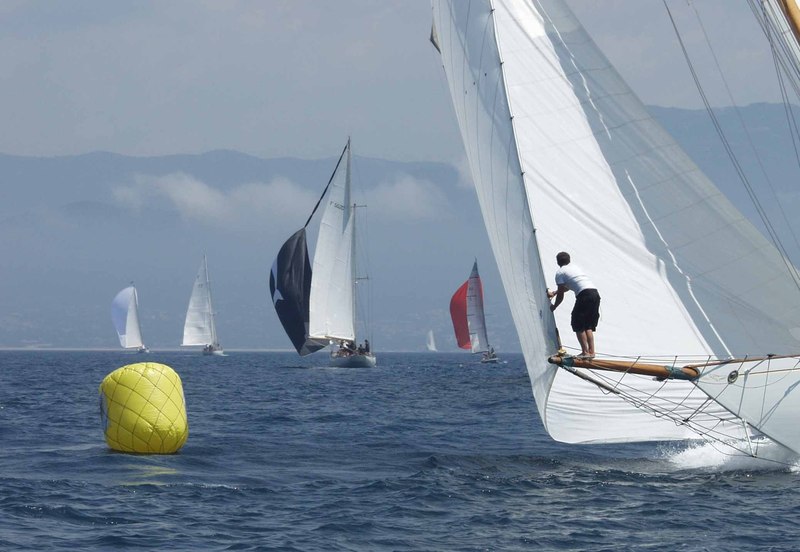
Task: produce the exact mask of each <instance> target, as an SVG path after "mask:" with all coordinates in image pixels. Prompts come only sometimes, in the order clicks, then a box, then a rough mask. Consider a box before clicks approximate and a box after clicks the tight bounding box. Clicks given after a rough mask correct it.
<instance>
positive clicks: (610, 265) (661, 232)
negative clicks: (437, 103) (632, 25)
mask: <svg viewBox="0 0 800 552" xmlns="http://www.w3.org/2000/svg"><path fill="white" fill-rule="evenodd" d="M433 15H434V25H435V27H436V31H437V37H438V40H437V47H438V48H439V50H440V51H441V54H442V61H443V65H444V69H445V72H446V74H447V78H448V82H449V85H450V92H451V97H452V100H453V104H454V107H455V113H456V116H457V118H458V122H459V126H460V128H461V133H462V138H463V140H464V144H465V149H466V153H467V157H468V160H469V163H470V169H471V172H472V176H473V180H474V182H475V186H476V189H477V193H478V198H479V202H480V205H481V210H482V212H483V217H484V222H485V224H486V227H487V231H488V234H489V239H490V242H491V245H492V249H493V251H494V254H495V259H496V261H497V264H498V267H499V270H500V274H501V277H502V281H503V285H504V288H505V290H506V294H507V297H508V299H509V304H510V307H511V310H512V315H513V318H514V322H515V325H516V327H517V331H518V333H519V337H520V341H521V344H522V347H523V352H524V354H525V359H526V364H527V367H528V372H529V375H530V379H531V383H532V387H533V393H534V396H535V398H536V403H537V406H538V409H539V413H540V415H541V418H542V420H543V422H544V424H545V426H546V428H547V430H548V432H549V433H550V434H551V435H552V436H553V437H554V438H556V439H558V440H561V441H567V442H613V441H637V440H655V439H679V438H687V437H693V436H697V435H696V434H695V433H694V432H693V431H692V430H690V429H689V427H687V426H686V425H678V424H675V423H674V422H673V421H671V420H669V419H666V418H656V417H653V416H651V415H649V414H648V413H647V412H646V409H640V408H636V407H634V406H633V405H631V404H629V403H627V402H624V401H622V400H620V399H619V397H617V396H615V395H614V394H613V393H608V392H607V390H601V389H599V388H598V387H597V386H596V385H594V384H592V383H588V382H585V381H583V380H581V379H579V378H576V377H573V376H572V375H571V374H570V373H567V372H566V371H564V370H561V369H558V368H555V367H554V366H551V365H548V364H547V360H546V357H547V356H548V355H549V354H552V353H553V352H554V351H555V349H556V347H557V346H556V338H555V322H557V325H558V327H560V328H562V329H564V330H565V331H562V332H561V333H562V337H563V338H564V339H563V341H564V344H565V345H567V346H574V345H575V344H576V343H577V342H576V340H575V337H574V334H569V333H567V332H566V330H567V329H568V328H569V318H568V317H569V312H568V311H569V309H566V308H564V309H561V310H559V311H557V315H558V316H557V318H556V319H554V318H553V316H552V314H551V313H550V311H549V301H548V299H547V297H546V287H547V284H548V283H550V285H551V286H555V282H554V281H553V274H554V272H555V269H556V268H557V267H556V263H555V255H556V253H557V252H558V251H561V250H566V251H569V252H570V254H571V255H572V258H573V259H574V260H575V261H576V262H577V263H579V264H580V265H581V267H583V268H584V269H586V270H587V271H588V272H589V273H590V275H591V278H592V280H593V281H594V283H595V284H596V285H597V287H598V289H599V291H600V294H601V296H602V297H603V303H602V305H603V307H602V318H601V322H600V326H599V327H598V332H597V334H596V339H597V346H598V352H599V353H601V354H602V355H604V356H605V357H606V358H623V359H631V360H635V359H637V358H638V357H639V356H645V357H662V358H664V359H667V360H665V363H669V360H668V359H670V358H671V359H674V358H675V356H677V355H681V356H687V357H691V356H694V357H695V358H697V359H700V360H706V359H708V358H712V359H713V358H728V357H730V356H732V355H735V356H746V355H750V356H753V355H761V354H765V353H770V352H790V351H795V350H797V348H798V345H799V343H798V340H797V338H796V337H795V336H800V293H798V287H797V284H796V283H795V281H794V280H793V278H792V276H791V274H790V272H789V270H787V263H786V262H785V261H784V259H783V258H782V257H781V256H780V255H779V254H778V252H777V250H776V249H775V248H774V247H773V246H772V245H771V244H770V243H769V242H768V241H767V240H766V239H765V238H764V237H763V236H762V235H761V234H760V233H759V232H758V231H757V230H756V228H755V227H753V225H752V224H751V223H750V222H748V221H747V220H746V219H745V217H744V216H743V215H742V214H741V213H740V212H739V211H737V210H736V209H735V208H734V207H733V206H732V205H731V203H730V202H729V201H728V200H727V199H726V198H725V197H724V196H723V195H722V194H721V193H720V191H719V190H718V189H717V188H716V187H714V185H713V184H711V182H709V181H708V179H707V178H706V177H705V176H704V175H703V174H702V173H701V172H700V171H699V169H698V168H697V167H696V166H695V164H694V163H693V162H692V161H691V160H690V159H689V157H688V156H687V155H686V154H685V153H684V152H683V151H682V150H681V149H680V148H679V147H678V146H677V144H676V143H675V142H674V140H673V139H672V138H671V137H670V136H669V135H668V134H667V133H666V132H665V131H664V130H663V129H662V128H661V127H660V126H659V125H658V124H657V123H656V122H655V121H654V120H653V119H652V118H651V117H650V115H649V114H648V112H647V110H646V109H645V108H644V106H643V105H642V103H641V102H640V101H639V99H638V98H637V97H636V96H635V95H634V94H633V92H632V91H631V90H630V88H629V87H628V86H627V85H626V84H625V83H624V82H623V80H622V79H621V77H620V76H619V74H618V73H617V72H616V70H615V69H614V68H613V67H612V66H611V64H610V63H609V62H608V60H607V59H606V58H605V56H604V55H603V54H602V53H601V52H600V50H599V49H598V48H597V47H596V46H595V44H594V43H593V41H592V40H591V38H590V37H589V36H588V35H587V34H586V32H585V31H584V29H583V28H582V26H581V25H580V23H579V22H578V20H577V19H576V18H575V17H574V15H573V14H572V13H571V12H570V10H569V9H568V7H567V6H566V4H565V3H564V2H563V1H562V0H497V1H494V2H492V1H490V0H483V1H473V2H461V1H459V0H441V1H440V0H434V2H433ZM540 259H541V262H540ZM613 378H616V379H617V380H618V381H621V380H623V379H624V382H623V384H622V385H629V384H632V382H634V381H635V384H636V386H637V388H638V389H639V390H640V391H642V393H643V395H644V396H648V394H651V395H652V396H654V397H657V398H658V400H661V401H664V403H665V404H674V405H680V406H681V407H683V408H687V409H689V410H691V409H693V408H699V407H700V406H701V405H702V404H703V403H704V402H706V401H707V399H708V397H707V396H706V395H705V394H704V393H701V392H700V391H699V390H698V389H697V388H696V387H695V386H694V385H693V384H692V383H690V382H680V381H670V382H669V383H668V384H665V383H664V382H659V381H653V380H652V378H645V377H637V376H631V375H617V376H612V379H613ZM613 385H615V384H613V383H612V387H613ZM726 406H727V405H726ZM718 409H719V411H720V414H723V413H724V410H723V409H722V408H721V407H718ZM728 409H729V410H730V408H728ZM706 411H707V412H709V411H710V409H706ZM728 429H729V430H730V433H734V432H735V428H733V427H730V428H728Z"/></svg>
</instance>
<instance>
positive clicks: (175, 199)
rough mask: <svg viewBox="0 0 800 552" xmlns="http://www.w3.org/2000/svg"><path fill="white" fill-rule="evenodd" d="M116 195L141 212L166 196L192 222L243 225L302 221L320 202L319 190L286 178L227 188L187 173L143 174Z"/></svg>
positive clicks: (251, 225)
mask: <svg viewBox="0 0 800 552" xmlns="http://www.w3.org/2000/svg"><path fill="white" fill-rule="evenodd" d="M113 195H114V199H115V200H116V201H117V202H118V203H119V204H121V205H123V206H125V207H127V208H129V209H133V210H137V211H138V210H142V209H144V208H146V207H147V206H148V205H150V204H153V203H158V202H159V201H164V200H166V201H168V202H169V203H170V205H171V207H174V208H175V209H176V210H177V211H178V212H179V213H180V216H181V217H182V218H183V219H184V220H186V221H192V222H199V223H201V224H205V225H209V226H216V227H222V228H228V229H237V230H246V229H252V228H261V227H264V226H270V227H276V226H282V225H284V224H295V225H299V224H302V223H303V222H305V219H304V216H306V215H307V212H309V209H311V207H312V206H313V205H314V202H315V201H316V197H315V196H314V194H312V193H310V192H308V191H306V190H303V189H302V188H300V187H299V186H298V185H296V184H294V183H293V182H291V181H290V180H288V179H285V178H276V179H275V180H273V181H271V182H269V183H247V184H242V185H239V186H237V187H235V188H233V189H231V190H230V191H221V190H218V189H216V188H214V187H212V186H210V185H208V184H206V183H205V182H202V181H200V180H198V179H196V178H194V177H193V176H191V175H187V174H185V173H174V174H170V175H166V176H160V177H154V176H149V175H139V176H137V177H136V178H135V180H134V183H133V184H132V185H130V186H120V187H118V188H116V189H114V190H113Z"/></svg>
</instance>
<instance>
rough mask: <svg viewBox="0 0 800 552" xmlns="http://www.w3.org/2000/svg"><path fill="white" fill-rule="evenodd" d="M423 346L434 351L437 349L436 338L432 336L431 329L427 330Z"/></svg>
mask: <svg viewBox="0 0 800 552" xmlns="http://www.w3.org/2000/svg"><path fill="white" fill-rule="evenodd" d="M425 347H426V348H427V349H428V350H429V351H431V352H434V353H435V352H436V351H438V349H437V348H436V340H435V339H434V338H433V330H428V341H427V342H426V343H425Z"/></svg>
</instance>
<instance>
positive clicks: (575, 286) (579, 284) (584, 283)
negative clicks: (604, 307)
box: [556, 263, 597, 295]
mask: <svg viewBox="0 0 800 552" xmlns="http://www.w3.org/2000/svg"><path fill="white" fill-rule="evenodd" d="M556 284H558V285H562V284H563V285H565V286H567V288H569V289H570V291H574V292H575V295H578V294H579V293H580V292H582V291H583V290H585V289H597V287H596V286H595V285H594V284H593V283H592V281H591V280H590V279H589V277H588V276H587V275H586V273H585V272H584V271H583V270H581V267H579V266H578V265H576V264H575V263H569V264H568V265H564V266H562V267H559V269H558V270H557V271H556Z"/></svg>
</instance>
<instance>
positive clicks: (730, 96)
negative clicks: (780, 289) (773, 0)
mask: <svg viewBox="0 0 800 552" xmlns="http://www.w3.org/2000/svg"><path fill="white" fill-rule="evenodd" d="M692 8H693V11H694V14H695V17H696V18H697V22H698V24H699V25H700V30H701V31H702V32H703V38H704V39H705V42H706V46H708V50H709V51H710V52H711V56H712V58H713V59H714V65H716V67H717V72H718V73H719V76H720V79H721V80H722V84H723V85H724V86H725V91H726V92H727V94H728V99H729V100H730V102H731V105H732V106H733V108H734V111H735V112H736V116H737V118H738V119H739V124H740V125H741V127H742V130H744V133H745V136H747V142H748V144H750V149H751V150H752V152H753V155H754V157H755V158H756V162H757V163H758V166H759V168H760V169H761V174H763V175H764V180H765V181H766V182H767V185H768V186H769V189H770V191H771V192H772V197H773V198H774V199H775V203H776V204H777V206H778V210H779V211H780V213H781V216H782V217H783V221H784V223H785V224H786V227H787V228H788V229H789V233H790V234H791V236H792V239H793V240H794V245H795V247H797V248H798V249H800V243H798V241H797V235H796V234H795V232H794V228H792V225H791V224H790V223H789V219H788V217H787V216H786V211H785V210H784V209H783V205H782V203H781V202H780V201H778V195H777V193H776V192H775V187H774V186H773V184H772V180H771V179H770V178H769V175H768V174H767V170H766V168H765V167H764V163H763V162H762V160H761V156H759V155H758V150H757V149H756V146H755V143H754V142H753V137H752V135H751V134H750V131H749V129H748V128H747V125H745V122H744V117H742V113H741V111H740V110H739V106H738V104H737V103H736V101H735V99H734V97H733V92H732V91H731V88H730V86H729V85H728V81H727V80H726V79H725V74H724V72H723V71H722V67H721V66H720V63H719V58H717V53H716V51H715V50H714V47H713V46H712V44H711V40H710V39H709V38H708V33H707V32H706V28H705V25H703V20H702V18H701V17H700V13H699V12H698V11H697V5H696V4H692ZM767 39H768V40H769V41H770V44H771V43H772V39H771V35H769V34H767ZM774 57H775V56H774V52H773V60H774ZM776 72H777V74H778V81H779V83H780V85H781V93H782V95H784V94H785V90H784V88H783V80H782V79H781V75H780V71H779V70H778V68H777V66H776ZM784 97H785V96H784ZM785 105H786V104H785V100H784V109H785ZM792 143H794V135H792ZM795 153H797V149H796V147H795Z"/></svg>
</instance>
